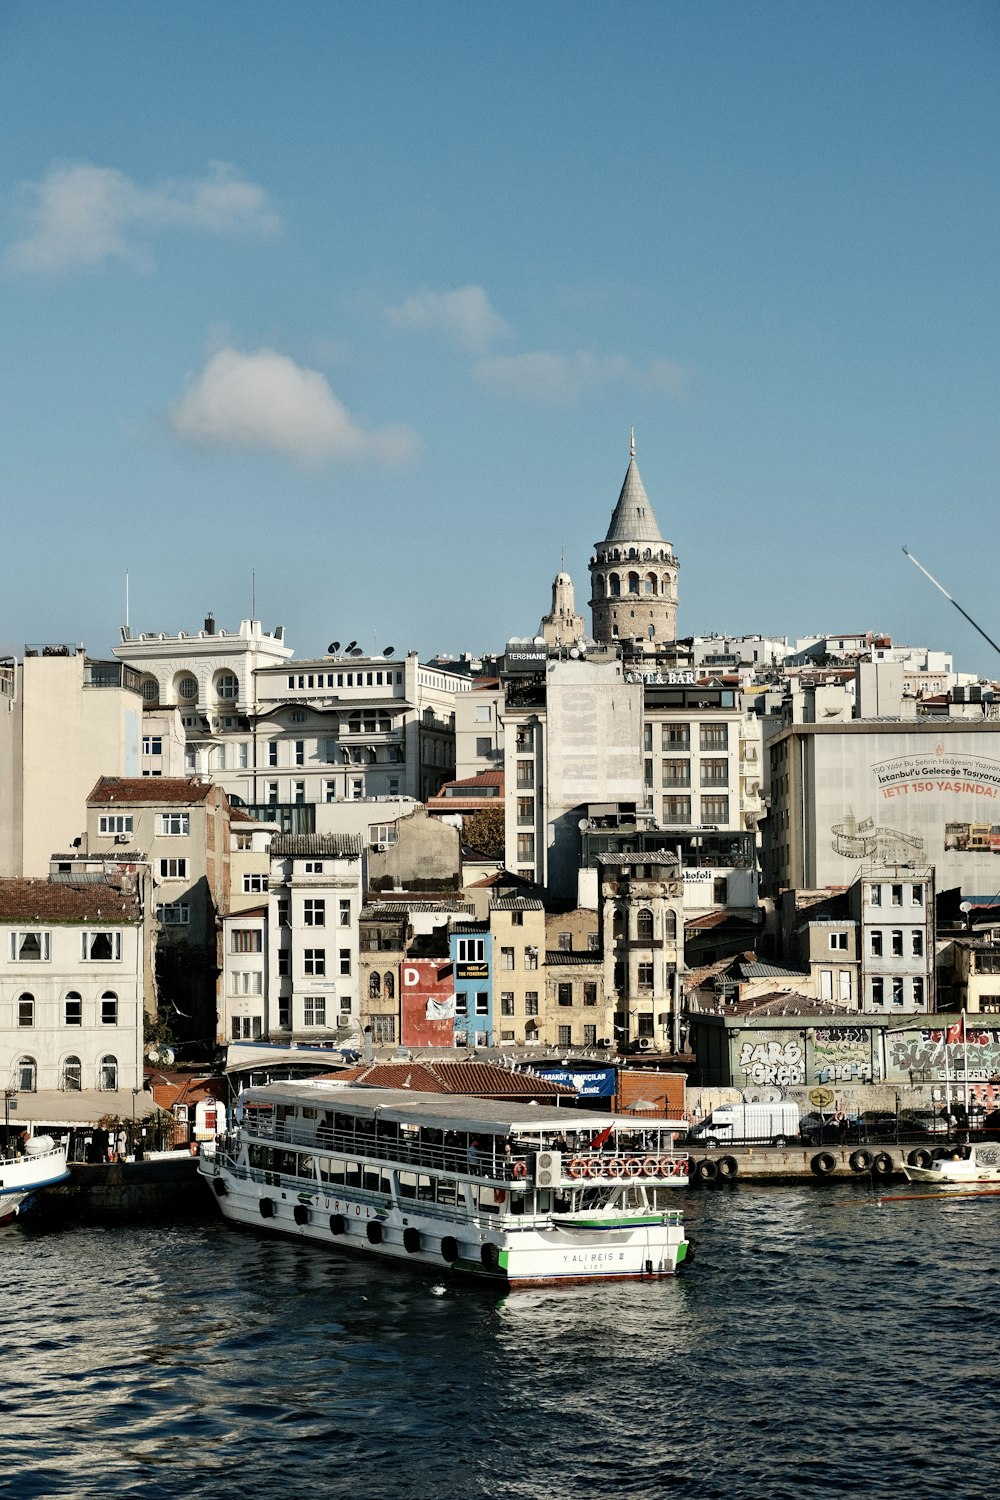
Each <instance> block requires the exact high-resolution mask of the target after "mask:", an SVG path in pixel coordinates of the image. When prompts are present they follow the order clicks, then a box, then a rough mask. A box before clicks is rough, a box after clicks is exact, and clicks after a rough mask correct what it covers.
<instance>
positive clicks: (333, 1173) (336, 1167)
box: [330, 1156, 347, 1183]
mask: <svg viewBox="0 0 1000 1500" xmlns="http://www.w3.org/2000/svg"><path fill="white" fill-rule="evenodd" d="M346 1172H347V1163H346V1162H345V1161H344V1158H343V1157H342V1156H331V1157H330V1181H331V1182H338V1183H342V1182H343V1181H344V1178H345V1175H346Z"/></svg>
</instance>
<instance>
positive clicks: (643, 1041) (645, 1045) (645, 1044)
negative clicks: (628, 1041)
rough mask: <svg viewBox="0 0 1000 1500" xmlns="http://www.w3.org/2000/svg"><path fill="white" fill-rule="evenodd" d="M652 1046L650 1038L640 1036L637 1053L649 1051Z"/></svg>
mask: <svg viewBox="0 0 1000 1500" xmlns="http://www.w3.org/2000/svg"><path fill="white" fill-rule="evenodd" d="M652 1045H653V1038H652V1037H649V1036H641V1037H640V1038H639V1051H640V1052H648V1051H649V1049H650V1047H651V1046H652Z"/></svg>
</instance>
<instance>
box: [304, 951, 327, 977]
mask: <svg viewBox="0 0 1000 1500" xmlns="http://www.w3.org/2000/svg"><path fill="white" fill-rule="evenodd" d="M302 972H303V974H325V973H326V949H325V948H306V949H305V951H304V952H303V954H302Z"/></svg>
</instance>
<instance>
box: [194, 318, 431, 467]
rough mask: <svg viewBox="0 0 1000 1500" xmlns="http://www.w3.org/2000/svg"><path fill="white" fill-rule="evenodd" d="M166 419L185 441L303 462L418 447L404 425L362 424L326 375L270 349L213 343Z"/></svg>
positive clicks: (382, 458) (399, 459)
mask: <svg viewBox="0 0 1000 1500" xmlns="http://www.w3.org/2000/svg"><path fill="white" fill-rule="evenodd" d="M170 422H171V426H172V427H173V430H174V432H175V433H176V434H177V435H178V437H181V438H184V439H185V440H186V441H187V442H191V443H197V444H200V445H201V446H204V447H220V448H231V449H259V450H270V451H272V452H276V453H281V454H284V455H285V457H287V458H292V459H295V460H296V462H298V463H301V464H303V465H305V466H306V467H309V468H318V467H320V466H322V465H324V464H327V463H333V462H336V461H338V460H340V461H343V460H348V461H352V460H353V461H361V460H365V459H375V460H377V461H379V462H381V463H385V464H400V463H405V462H406V461H407V460H409V459H411V458H413V457H414V456H415V455H416V454H417V453H418V452H419V450H420V443H419V439H418V438H417V436H416V434H415V433H414V432H412V431H411V430H410V429H409V428H406V427H379V428H375V429H371V430H369V429H366V428H365V427H364V426H362V425H361V423H359V422H357V421H355V419H354V418H353V417H352V416H351V414H350V412H349V411H348V410H347V408H346V407H345V406H344V404H343V402H341V401H339V400H338V399H337V397H336V396H335V395H334V393H333V391H332V390H331V389H330V386H329V383H328V382H327V379H326V376H325V375H322V374H321V373H320V372H319V371H318V370H308V369H305V368H304V367H303V366H302V365H297V364H296V363H295V361H294V360H292V359H289V358H288V356H287V355H285V354H277V353H276V352H275V351H274V350H273V349H258V350H257V351H256V353H254V354H242V353H240V352H239V350H237V349H231V348H226V349H220V350H219V351H218V352H217V353H216V354H213V355H212V357H211V358H210V359H209V361H208V363H207V364H206V366H205V368H204V370H202V372H201V374H200V375H199V376H198V377H197V378H196V379H195V380H194V381H193V382H192V383H191V384H190V385H189V387H188V389H187V391H186V392H185V393H184V395H183V396H182V398H181V400H180V401H179V402H178V403H177V405H176V406H175V407H174V408H173V410H172V411H171V413H170Z"/></svg>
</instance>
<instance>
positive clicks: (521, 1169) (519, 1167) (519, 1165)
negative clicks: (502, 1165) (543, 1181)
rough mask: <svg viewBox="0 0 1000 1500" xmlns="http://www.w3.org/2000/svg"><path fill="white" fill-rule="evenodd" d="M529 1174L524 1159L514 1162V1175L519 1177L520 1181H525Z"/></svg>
mask: <svg viewBox="0 0 1000 1500" xmlns="http://www.w3.org/2000/svg"><path fill="white" fill-rule="evenodd" d="M527 1175H528V1169H527V1167H526V1166H525V1164H524V1162H523V1161H516V1162H515V1163H514V1176H515V1177H516V1178H518V1180H519V1181H521V1182H523V1181H524V1179H525V1178H526V1177H527Z"/></svg>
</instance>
